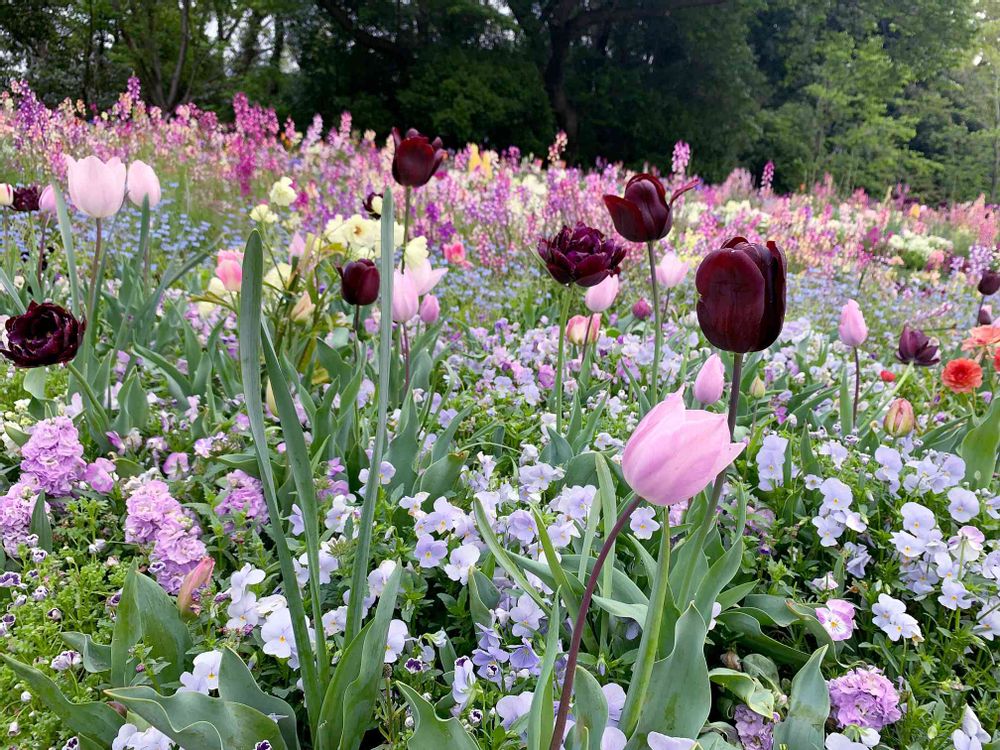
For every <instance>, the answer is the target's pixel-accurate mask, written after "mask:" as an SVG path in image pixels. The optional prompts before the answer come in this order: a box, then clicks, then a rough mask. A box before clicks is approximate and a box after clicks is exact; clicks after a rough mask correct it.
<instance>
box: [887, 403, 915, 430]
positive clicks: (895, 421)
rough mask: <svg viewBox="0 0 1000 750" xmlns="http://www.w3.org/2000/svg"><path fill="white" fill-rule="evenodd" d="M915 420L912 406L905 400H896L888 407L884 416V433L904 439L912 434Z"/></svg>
mask: <svg viewBox="0 0 1000 750" xmlns="http://www.w3.org/2000/svg"><path fill="white" fill-rule="evenodd" d="M914 424H916V418H915V417H914V415H913V405H912V404H911V403H910V402H909V401H907V400H906V399H905V398H897V399H896V400H895V401H893V402H892V403H891V404H890V405H889V410H888V411H887V412H886V414H885V431H886V432H888V433H889V434H890V435H892V436H893V437H904V436H906V435H909V434H910V433H911V432H913V426H914Z"/></svg>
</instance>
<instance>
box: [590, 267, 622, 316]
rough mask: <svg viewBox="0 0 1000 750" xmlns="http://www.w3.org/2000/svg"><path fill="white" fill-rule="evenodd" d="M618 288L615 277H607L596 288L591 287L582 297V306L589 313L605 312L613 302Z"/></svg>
mask: <svg viewBox="0 0 1000 750" xmlns="http://www.w3.org/2000/svg"><path fill="white" fill-rule="evenodd" d="M619 287H620V284H619V281H618V277H617V276H608V277H607V278H606V279H605V280H604V281H602V282H601V283H600V284H598V285H597V286H592V287H590V288H589V289H588V290H587V293H586V294H585V295H584V297H583V301H584V304H586V305H587V309H588V310H590V311H591V312H595V313H599V312H604V311H605V310H607V309H608V308H609V307H611V305H613V304H614V302H615V297H617V296H618V289H619Z"/></svg>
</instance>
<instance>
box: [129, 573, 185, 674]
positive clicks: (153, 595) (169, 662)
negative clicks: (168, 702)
mask: <svg viewBox="0 0 1000 750" xmlns="http://www.w3.org/2000/svg"><path fill="white" fill-rule="evenodd" d="M140 641H141V642H142V643H143V644H144V645H145V646H146V647H147V648H148V649H149V657H150V658H152V659H157V660H160V661H162V662H163V663H164V666H163V669H162V670H161V671H160V672H159V673H158V675H157V679H158V680H159V681H161V682H175V681H176V680H177V679H178V678H180V675H181V673H182V672H183V671H184V666H185V662H186V660H187V651H188V649H189V648H191V636H190V635H189V634H188V630H187V627H186V626H185V625H184V623H183V622H182V621H181V617H180V613H179V612H178V611H177V605H176V603H175V602H174V600H173V599H171V598H170V597H169V596H168V595H167V593H166V592H165V591H164V590H163V589H162V588H160V585H159V584H158V583H156V581H154V580H153V579H151V578H147V577H146V576H144V575H142V574H141V573H139V572H138V571H137V570H136V568H135V567H134V566H133V567H132V569H131V570H130V571H129V572H128V575H127V576H126V577H125V585H124V586H123V587H122V596H121V602H120V603H119V605H118V615H117V618H116V619H115V629H114V634H113V635H112V638H111V684H112V685H115V686H119V685H129V684H131V682H132V678H133V677H134V676H135V668H136V664H137V661H136V659H134V658H133V657H132V653H131V652H132V649H133V648H134V647H135V645H136V644H137V643H139V642H140Z"/></svg>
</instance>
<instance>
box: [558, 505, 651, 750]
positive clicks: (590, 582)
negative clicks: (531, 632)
mask: <svg viewBox="0 0 1000 750" xmlns="http://www.w3.org/2000/svg"><path fill="white" fill-rule="evenodd" d="M640 502H641V499H640V498H638V497H637V498H635V499H633V500H632V501H631V502H630V503H629V504H628V505H626V506H625V509H624V510H623V511H622V512H621V515H619V516H618V520H617V521H616V522H615V525H614V527H613V528H612V529H611V533H609V534H608V537H607V539H605V540H604V544H603V545H602V546H601V551H600V552H599V553H598V554H597V559H596V560H595V561H594V567H593V569H592V570H591V571H590V576H589V577H588V578H587V586H586V588H585V589H584V591H583V598H582V599H581V600H580V609H579V610H578V611H577V613H576V622H574V623H573V638H572V640H571V641H570V646H569V653H568V654H567V655H566V676H565V677H564V678H563V685H562V694H561V695H560V696H559V712H558V713H557V714H556V723H555V726H554V727H553V729H552V742H551V743H550V744H549V750H559V748H561V747H562V744H563V734H565V732H566V718H567V717H568V716H569V704H570V701H571V699H572V697H573V679H574V677H575V676H576V662H577V658H578V657H579V655H580V642H581V640H582V639H583V628H584V625H585V623H586V621H587V610H588V609H590V601H591V599H593V597H594V590H595V589H596V588H597V579H598V576H599V575H600V573H601V569H602V568H603V567H604V563H605V561H606V560H607V558H608V555H609V554H610V553H611V550H612V549H613V548H614V545H615V539H617V538H618V535H619V534H620V533H621V531H622V529H623V528H624V527H625V524H626V523H627V522H628V520H629V518H631V517H632V513H633V512H634V511H635V509H636V508H638V507H639V503H640ZM551 627H558V623H552V624H551Z"/></svg>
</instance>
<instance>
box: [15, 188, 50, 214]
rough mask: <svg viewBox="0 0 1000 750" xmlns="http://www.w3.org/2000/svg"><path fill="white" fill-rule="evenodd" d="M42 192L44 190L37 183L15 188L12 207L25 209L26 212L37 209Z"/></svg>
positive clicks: (20, 209)
mask: <svg viewBox="0 0 1000 750" xmlns="http://www.w3.org/2000/svg"><path fill="white" fill-rule="evenodd" d="M41 193H42V191H41V190H39V188H38V187H36V186H35V185H29V186H27V187H21V188H14V198H13V201H12V202H11V205H10V207H11V208H12V209H14V210H15V211H23V212H25V213H27V212H29V211H37V210H38V199H39V197H40V196H41Z"/></svg>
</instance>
